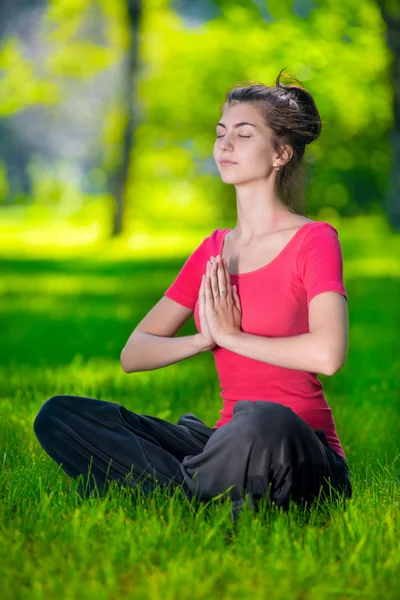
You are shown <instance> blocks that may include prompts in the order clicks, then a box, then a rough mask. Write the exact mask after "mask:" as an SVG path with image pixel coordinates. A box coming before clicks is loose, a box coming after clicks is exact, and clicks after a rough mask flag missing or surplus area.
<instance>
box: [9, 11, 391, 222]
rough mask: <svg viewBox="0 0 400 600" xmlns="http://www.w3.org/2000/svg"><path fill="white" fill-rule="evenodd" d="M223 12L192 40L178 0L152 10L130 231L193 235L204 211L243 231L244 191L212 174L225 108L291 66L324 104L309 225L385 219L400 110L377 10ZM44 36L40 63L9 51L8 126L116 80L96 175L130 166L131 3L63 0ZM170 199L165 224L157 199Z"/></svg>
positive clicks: (141, 76) (144, 49)
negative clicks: (248, 87) (231, 93)
mask: <svg viewBox="0 0 400 600" xmlns="http://www.w3.org/2000/svg"><path fill="white" fill-rule="evenodd" d="M218 4H219V5H220V8H221V11H222V14H221V16H219V17H217V18H215V19H213V20H210V21H207V22H205V23H203V24H202V25H199V26H196V27H187V26H185V22H184V20H183V18H182V17H181V16H180V15H179V14H177V13H176V12H174V10H173V9H172V8H171V7H170V3H169V2H168V1H167V0H149V1H148V2H145V3H143V19H142V23H141V34H140V58H141V63H140V65H139V71H138V73H137V82H136V84H137V94H138V95H137V105H136V106H135V107H134V110H135V123H136V125H137V129H136V131H135V135H134V140H133V144H134V145H133V148H132V150H133V151H132V164H131V166H132V169H131V178H130V181H129V184H128V190H127V196H126V198H127V204H128V211H127V225H128V226H129V223H130V222H131V221H132V219H133V217H132V215H134V218H137V219H142V220H150V221H151V220H153V219H154V220H155V222H157V220H158V219H160V220H162V219H164V217H165V214H164V213H167V216H169V217H170V218H171V219H175V220H179V221H180V222H181V223H182V224H183V223H185V222H190V221H191V220H192V218H193V212H194V211H195V210H197V211H199V212H200V214H202V212H203V211H204V214H207V215H209V216H210V218H214V215H215V214H217V216H218V218H223V219H226V218H227V219H232V218H234V216H235V213H236V207H235V201H234V189H233V188H232V186H226V185H224V184H223V183H222V182H221V181H220V178H219V175H218V172H217V169H216V167H215V166H214V168H213V170H211V169H210V163H212V162H213V161H212V158H211V156H212V148H213V144H214V141H215V124H216V122H217V120H218V117H219V113H218V107H219V106H220V105H221V104H222V102H223V99H224V95H225V93H226V92H227V90H228V89H229V88H230V87H232V86H234V85H235V84H237V83H239V82H242V83H246V82H247V83H250V82H255V81H257V82H260V81H261V82H263V83H266V84H270V85H273V84H274V82H275V79H276V76H277V75H278V73H279V71H280V70H281V69H282V68H283V67H287V72H288V73H289V74H292V75H294V76H295V77H297V78H298V79H300V81H302V82H303V84H304V85H305V86H306V88H307V89H308V90H309V91H310V92H311V93H312V94H313V95H314V97H315V100H316V104H317V106H318V108H319V110H320V113H321V117H322V120H323V131H322V136H321V138H320V139H319V140H318V141H317V142H315V143H314V144H312V145H311V146H309V147H308V148H307V151H306V164H307V175H308V178H309V180H310V185H309V188H308V190H307V194H306V198H307V204H308V208H309V211H308V212H309V213H310V214H318V211H319V210H320V209H321V208H322V207H328V208H330V209H332V210H333V211H337V212H339V213H341V214H343V215H351V214H357V213H359V212H367V211H372V212H379V211H380V210H381V206H382V204H383V199H384V197H385V194H386V189H387V180H388V176H389V170H390V149H389V141H388V135H387V134H388V131H389V129H390V127H391V126H392V124H393V109H392V89H391V83H390V81H389V79H388V74H387V73H388V66H389V62H390V54H389V51H388V49H387V45H386V39H385V34H386V27H385V24H384V21H383V19H382V16H381V14H380V10H379V6H378V4H377V2H376V1H375V0H365V1H363V2H359V0H346V2H341V3H337V2H336V1H335V0H324V1H320V2H317V3H314V5H313V8H312V10H310V11H309V13H308V15H307V17H306V18H304V17H302V16H300V15H299V14H297V13H295V12H293V11H294V8H295V3H293V1H291V0H287V1H282V0H280V1H279V2H278V1H267V2H266V3H265V10H264V12H263V11H262V10H261V4H260V2H255V1H254V2H251V1H250V2H244V1H243V2H226V1H221V2H218ZM266 11H267V13H268V14H269V16H270V20H267V19H266V17H265V15H266ZM41 27H42V34H41V39H42V40H43V45H44V46H43V47H44V50H45V52H44V53H43V60H42V62H38V61H36V63H35V62H34V60H33V59H32V58H27V56H26V54H27V52H26V51H25V52H23V48H22V46H21V41H17V40H14V39H5V40H3V47H2V49H1V51H0V69H1V72H2V78H1V79H0V115H1V116H3V117H5V116H7V115H8V116H10V115H13V114H16V113H17V112H19V111H22V110H29V108H30V107H32V106H34V105H37V104H39V105H42V106H43V107H46V106H48V110H51V107H52V106H54V105H57V104H59V103H60V102H62V100H63V98H65V97H66V96H68V94H70V92H71V90H72V89H76V86H81V87H80V88H79V89H81V90H82V91H83V90H84V89H85V86H86V85H88V84H89V83H93V82H96V81H97V78H99V77H100V76H103V75H104V74H106V73H114V74H116V73H119V75H118V77H115V75H114V78H113V81H117V84H116V86H115V93H114V95H113V97H112V100H111V101H109V102H108V103H107V104H105V105H104V113H103V115H102V119H101V122H100V123H99V124H98V127H97V130H98V140H97V150H96V156H93V158H94V160H96V163H97V165H96V166H97V168H99V169H101V170H103V172H104V173H105V174H106V173H110V172H111V171H113V170H114V169H115V168H116V166H117V165H118V164H119V161H120V157H121V144H122V139H123V133H124V127H125V125H126V110H125V105H124V102H125V95H124V94H125V91H124V89H125V87H124V86H125V85H126V82H124V80H123V78H124V76H125V75H124V73H125V71H124V65H125V60H126V51H127V48H128V47H129V29H128V19H127V4H126V2H125V0H116V1H115V2H109V1H107V0H52V1H51V2H50V3H49V6H48V10H47V12H46V15H45V17H44V19H43V21H42V24H41ZM88 111H90V106H88ZM189 188H190V189H191V191H190V194H189V196H190V197H191V198H192V199H193V200H192V201H188V200H187V199H186V200H183V201H182V199H181V198H180V193H181V191H182V190H185V189H186V190H188V189H189ZM170 194H171V197H172V198H173V200H172V201H171V202H169V203H168V204H167V206H168V211H167V210H166V209H165V208H164V209H162V208H160V203H159V198H160V197H162V196H163V195H165V197H169V195H170ZM186 198H188V194H186ZM194 199H196V200H194ZM160 211H161V213H163V214H162V217H160ZM207 218H208V217H207Z"/></svg>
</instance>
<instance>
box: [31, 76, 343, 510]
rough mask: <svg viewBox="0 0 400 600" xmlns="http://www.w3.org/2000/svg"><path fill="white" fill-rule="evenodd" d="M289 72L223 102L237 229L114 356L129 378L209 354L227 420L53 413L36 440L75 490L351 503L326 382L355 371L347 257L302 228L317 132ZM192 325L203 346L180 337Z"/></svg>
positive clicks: (87, 407) (49, 407)
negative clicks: (308, 154)
mask: <svg viewBox="0 0 400 600" xmlns="http://www.w3.org/2000/svg"><path fill="white" fill-rule="evenodd" d="M281 73H282V71H281ZM281 73H280V74H279V75H278V78H277V80H276V82H275V85H274V86H265V85H262V84H257V85H249V86H245V87H242V86H236V87H235V88H233V89H232V90H230V91H229V92H228V94H227V95H226V98H225V103H224V105H223V107H222V111H221V113H222V116H221V121H220V122H219V123H218V124H217V131H216V133H217V135H216V141H215V145H214V159H215V161H216V164H217V166H218V169H219V171H220V174H221V178H222V180H223V181H224V182H225V183H227V184H231V185H234V186H235V189H236V204H237V224H236V227H235V228H234V229H216V230H215V231H213V232H212V234H211V235H210V236H208V237H207V238H206V239H204V240H203V242H202V243H201V244H200V246H199V247H198V248H197V249H195V251H194V252H193V253H192V254H191V255H190V256H189V258H188V259H187V261H186V262H185V264H184V265H183V267H182V269H181V271H180V273H179V274H178V276H177V278H176V279H175V281H174V282H173V283H172V285H171V286H170V287H169V288H168V289H167V290H166V292H165V293H164V296H163V298H161V300H160V301H159V302H158V303H157V304H156V305H155V306H154V308H153V309H152V310H151V311H150V312H149V313H148V314H147V315H146V317H145V318H144V319H143V320H142V321H141V322H140V323H139V325H138V326H137V327H136V329H135V330H134V331H133V333H132V334H131V336H130V337H129V339H128V341H127V343H126V345H125V347H124V349H123V351H122V353H121V364H122V367H123V369H124V371H125V372H127V373H130V372H138V371H145V370H152V369H159V368H161V367H163V366H166V365H169V364H172V363H176V362H178V361H180V360H184V359H185V358H188V357H190V356H193V355H195V354H198V353H200V352H205V351H207V350H211V351H212V352H213V355H214V359H215V364H216V370H217V373H218V376H219V380H220V384H221V390H222V391H221V397H222V399H223V408H222V410H221V411H220V413H221V418H220V419H219V420H218V421H217V423H216V424H215V426H214V427H209V426H207V425H206V424H205V423H204V422H203V421H201V420H200V419H199V418H198V417H196V416H195V415H194V414H193V413H185V414H184V415H182V416H181V417H180V419H179V420H178V423H177V424H172V423H169V422H167V421H165V420H163V419H160V418H157V417H153V416H151V415H143V414H138V413H134V412H132V411H130V410H128V409H127V408H125V407H123V406H121V405H119V404H116V403H112V402H106V401H101V400H97V399H94V398H84V397H79V396H66V395H59V396H54V397H52V398H50V399H49V400H47V401H46V402H45V403H44V404H43V406H42V408H41V409H40V412H39V414H38V415H37V417H36V419H35V422H34V430H35V433H36V435H37V437H38V439H39V441H40V443H41V445H42V447H43V448H44V450H45V451H46V452H47V453H48V454H49V455H50V456H51V457H52V458H53V459H54V460H55V461H56V462H57V463H58V464H60V465H61V466H62V467H63V469H64V470H65V471H66V472H67V473H68V474H69V475H71V476H72V477H74V478H76V477H77V476H78V475H85V474H88V472H89V471H90V475H91V478H88V479H87V485H88V488H87V489H88V491H91V490H92V489H93V487H96V488H97V489H98V491H100V492H101V490H104V489H105V488H106V486H107V483H108V482H109V481H110V480H118V481H120V482H123V483H124V485H127V484H128V485H140V486H141V489H142V491H144V493H148V492H150V491H151V490H153V489H155V488H156V487H157V485H158V486H160V487H166V486H170V484H172V488H173V487H174V486H175V485H182V490H183V491H184V492H185V493H186V494H187V495H188V497H189V498H193V497H195V498H196V499H200V500H201V501H208V500H210V499H211V498H213V497H214V496H216V495H219V494H222V493H224V492H226V491H227V493H228V494H229V497H230V499H231V500H232V501H233V503H234V506H239V507H240V505H241V503H243V502H244V501H245V500H246V499H248V500H250V503H251V506H252V507H253V508H254V509H255V510H257V503H258V500H259V499H260V498H262V497H266V498H267V501H268V503H269V504H274V505H276V506H278V507H282V508H283V509H285V510H287V509H288V508H289V503H290V500H292V501H293V502H295V503H297V504H300V505H302V506H305V507H309V506H311V504H312V503H313V502H314V500H315V499H316V498H318V497H319V496H320V497H321V496H322V497H324V498H325V497H330V498H332V499H335V498H338V497H339V496H341V495H342V494H343V495H344V497H346V498H350V497H351V496H352V488H351V482H350V478H349V475H348V466H347V461H346V456H345V453H344V451H343V448H342V447H341V444H340V441H339V439H338V436H337V433H336V428H335V423H334V419H333V416H332V411H331V409H330V408H329V406H328V404H327V401H326V399H325V396H324V393H323V390H322V385H321V383H320V381H319V380H318V373H323V374H325V375H333V374H334V373H336V372H337V371H338V370H339V369H340V368H342V366H343V364H344V362H345V360H346V356H347V348H348V312H347V303H346V301H347V296H346V290H345V287H344V284H343V265H342V252H341V245H340V242H339V239H338V232H337V230H336V229H335V228H334V227H333V226H331V225H330V224H329V223H326V222H318V221H312V220H311V219H308V218H307V217H305V216H304V215H303V214H302V202H303V196H302V183H303V174H302V159H303V155H304V151H305V147H306V145H307V144H309V143H311V142H312V141H313V140H315V139H316V138H318V136H319V135H320V132H321V120H320V116H319V113H318V110H317V108H316V105H315V103H314V100H313V98H312V96H311V95H310V94H309V93H308V92H307V91H306V90H305V89H304V88H302V87H300V86H296V85H284V84H283V83H281V81H280V77H281ZM193 314H194V319H195V324H196V327H197V331H198V333H197V334H195V335H190V336H183V337H174V335H175V334H176V333H177V332H178V331H179V329H180V328H181V327H182V325H184V323H186V322H187V320H188V319H189V318H190V317H191V316H192V315H193ZM81 489H82V488H81ZM80 493H81V491H80ZM232 515H233V513H232Z"/></svg>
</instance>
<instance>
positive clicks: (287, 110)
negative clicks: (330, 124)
mask: <svg viewBox="0 0 400 600" xmlns="http://www.w3.org/2000/svg"><path fill="white" fill-rule="evenodd" d="M285 68H287V67H285ZM283 71H284V69H282V71H280V73H279V75H278V77H277V79H276V82H275V86H267V85H264V84H262V83H256V84H253V85H248V86H242V85H241V84H238V85H237V86H235V87H234V88H231V89H230V90H229V91H228V92H227V94H226V96H225V102H224V104H223V105H222V106H221V107H220V110H221V111H223V110H224V109H225V108H227V107H228V106H229V105H231V104H233V103H237V102H247V103H250V104H253V105H255V106H257V107H259V108H260V109H261V113H262V115H263V118H264V120H265V122H266V124H267V125H268V127H270V128H271V129H272V132H273V133H272V143H273V146H274V149H275V150H276V151H277V152H279V151H280V149H281V147H282V145H283V144H290V146H291V147H292V148H293V156H292V158H291V159H290V160H289V161H288V162H287V163H285V164H284V165H281V166H280V170H279V171H278V173H277V175H278V176H277V185H278V190H279V193H280V196H281V198H282V200H283V202H284V204H286V206H287V207H288V208H289V209H291V210H292V212H296V213H298V214H302V213H303V212H304V210H305V201H304V185H305V182H306V177H305V173H304V167H303V162H302V158H303V155H304V151H305V147H306V144H310V143H311V142H313V141H314V140H316V139H317V138H318V137H319V135H320V133H321V129H322V122H321V117H320V115H319V112H318V109H317V107H316V105H315V102H314V99H313V97H312V96H311V94H310V93H309V92H307V90H305V89H304V87H300V86H302V84H301V83H300V82H299V81H298V80H297V79H295V78H294V77H290V76H289V77H290V79H291V80H294V81H296V82H297V83H299V84H300V86H298V85H285V84H283V83H281V82H280V78H281V75H282V72H283ZM285 77H288V76H287V75H286V74H285Z"/></svg>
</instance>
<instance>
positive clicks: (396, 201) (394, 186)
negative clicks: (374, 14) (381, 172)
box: [378, 0, 400, 231]
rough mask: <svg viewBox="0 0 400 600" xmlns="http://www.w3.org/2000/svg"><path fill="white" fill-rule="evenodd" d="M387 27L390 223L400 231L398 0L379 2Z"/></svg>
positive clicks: (399, 11)
mask: <svg viewBox="0 0 400 600" xmlns="http://www.w3.org/2000/svg"><path fill="white" fill-rule="evenodd" d="M378 4H379V6H380V9H381V11H382V16H383V18H384V19H385V22H386V25H387V28H388V29H387V42H388V46H389V48H390V50H391V52H392V60H391V64H390V71H391V79H392V83H393V107H394V125H393V129H392V132H391V134H392V135H391V145H392V171H391V180H390V191H389V194H388V200H387V212H388V216H389V221H390V223H391V225H392V228H393V230H394V231H400V4H399V2H398V0H378Z"/></svg>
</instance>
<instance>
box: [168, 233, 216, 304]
mask: <svg viewBox="0 0 400 600" xmlns="http://www.w3.org/2000/svg"><path fill="white" fill-rule="evenodd" d="M209 240H210V236H209V237H207V238H205V240H203V241H202V243H201V244H200V246H198V248H196V250H194V251H193V252H192V254H191V255H190V256H189V258H188V259H187V260H186V262H185V264H184V265H183V267H182V268H181V270H180V271H179V273H178V275H177V277H176V279H175V281H174V282H173V283H172V284H171V285H170V286H169V288H168V289H167V290H166V291H165V292H164V296H167V297H168V298H171V299H172V300H175V302H178V303H179V304H182V305H183V306H186V308H191V309H192V310H194V309H195V306H196V302H197V298H198V296H199V289H200V284H201V276H202V274H203V273H205V268H206V263H207V260H208V259H209V256H208V254H207V249H208V247H209V244H208V242H209Z"/></svg>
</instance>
